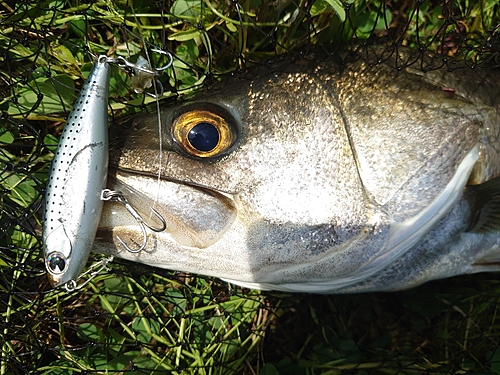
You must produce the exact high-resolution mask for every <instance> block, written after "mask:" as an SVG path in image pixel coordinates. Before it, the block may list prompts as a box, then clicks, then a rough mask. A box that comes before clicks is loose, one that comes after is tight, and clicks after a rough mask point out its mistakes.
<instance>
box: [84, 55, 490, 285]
mask: <svg viewBox="0 0 500 375" xmlns="http://www.w3.org/2000/svg"><path fill="white" fill-rule="evenodd" d="M395 61H396V59H393V60H390V59H387V61H386V62H385V63H384V64H380V65H377V66H375V67H373V66H372V65H370V64H368V63H366V62H364V61H363V60H362V59H352V61H347V62H344V63H342V64H339V63H337V62H336V61H333V60H330V61H324V62H310V61H304V60H300V59H298V60H296V61H294V62H290V61H287V62H286V63H283V64H281V65H280V64H277V65H273V66H271V67H269V66H264V67H260V68H256V70H255V71H252V72H249V73H248V74H246V75H244V76H241V75H237V74H236V75H234V76H232V77H229V78H226V79H225V80H222V81H221V82H220V83H218V84H215V85H213V87H210V89H207V90H204V91H201V92H198V93H197V94H196V95H194V96H191V97H188V98H180V99H179V100H177V101H174V102H173V103H168V104H165V105H164V106H162V108H161V110H160V111H159V112H154V111H153V112H151V113H142V114H139V115H137V116H135V117H133V118H132V119H130V120H129V121H126V122H123V123H120V124H119V125H116V126H114V127H112V130H111V131H112V135H111V151H110V173H109V177H108V182H109V184H110V186H112V188H113V189H116V190H120V191H123V192H124V194H125V195H126V196H127V198H128V199H129V201H130V202H131V204H133V205H134V207H136V209H138V211H141V212H142V213H143V214H144V215H146V214H147V213H148V207H156V209H157V210H158V212H159V213H160V214H161V215H162V217H164V218H165V220H166V222H167V228H166V230H165V231H162V232H159V233H152V234H150V235H149V238H148V245H147V247H146V248H145V249H144V250H143V251H141V252H139V253H136V254H131V253H129V252H124V251H123V250H121V249H120V247H119V244H118V243H117V242H116V236H117V235H119V236H120V237H122V238H123V237H127V236H128V237H129V238H131V239H133V238H137V237H140V236H141V233H140V229H139V228H138V226H137V225H136V223H134V221H133V220H131V219H130V215H127V213H126V212H125V211H124V210H123V208H122V207H120V205H116V204H115V205H113V204H111V205H106V207H105V209H104V210H103V214H102V217H101V221H100V223H99V228H98V233H97V236H96V241H95V243H94V248H93V251H95V252H98V253H102V254H109V255H113V256H115V257H119V258H123V259H126V260H129V261H133V262H139V263H143V264H147V265H152V266H156V267H161V268H166V269H170V270H174V271H182V272H189V273H196V274H203V275H208V276H214V277H218V278H221V279H223V280H225V281H227V282H229V283H233V284H236V285H239V286H242V287H247V288H253V289H261V290H277V291H285V292H306V293H360V292H373V291H395V290H401V289H407V288H411V287H415V286H417V285H420V284H422V283H424V282H427V281H430V280H434V279H439V278H446V277H451V276H455V275H461V274H470V273H477V272H486V271H498V270H499V265H500V262H499V261H500V232H499V229H500V226H499V224H500V221H499V217H500V216H499V214H500V194H499V192H500V189H499V187H500V185H499V179H498V178H499V176H500V154H499V152H500V142H499V137H500V113H499V111H500V95H499V94H500V90H499V82H500V80H499V79H498V78H499V76H498V72H496V71H492V70H480V69H476V70H471V69H470V70H458V71H453V72H448V71H445V70H435V71H427V72H423V71H419V70H418V69H415V68H412V67H411V66H410V67H408V68H406V69H395V65H394V64H395ZM443 87H446V88H447V91H445V90H443ZM450 91H453V95H450V94H449V92H450ZM160 141H161V145H162V147H161V148H160ZM152 220H154V218H152Z"/></svg>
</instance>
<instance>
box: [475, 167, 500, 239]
mask: <svg viewBox="0 0 500 375" xmlns="http://www.w3.org/2000/svg"><path fill="white" fill-rule="evenodd" d="M476 189H477V190H476V199H477V201H476V216H475V220H476V221H475V223H474V224H473V226H472V230H471V232H474V233H479V234H488V233H492V232H498V231H500V177H497V178H495V179H493V180H490V181H488V182H485V183H484V184H481V185H479V186H477V187H476Z"/></svg>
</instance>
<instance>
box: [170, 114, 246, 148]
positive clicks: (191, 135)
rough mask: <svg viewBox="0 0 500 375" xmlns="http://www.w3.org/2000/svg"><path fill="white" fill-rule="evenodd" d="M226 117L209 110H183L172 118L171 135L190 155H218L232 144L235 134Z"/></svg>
mask: <svg viewBox="0 0 500 375" xmlns="http://www.w3.org/2000/svg"><path fill="white" fill-rule="evenodd" d="M226 117H227V116H221V115H219V114H217V113H215V112H213V111H209V110H200V109H195V110H191V111H188V112H184V113H183V114H181V115H180V116H178V117H177V118H176V119H175V120H174V122H173V124H172V136H173V137H174V140H175V141H176V142H177V143H178V144H179V145H180V146H181V147H182V148H183V149H184V151H186V152H187V153H189V154H190V155H193V156H198V157H201V158H208V157H213V156H218V155H220V154H222V153H223V152H224V151H226V150H227V149H228V148H229V147H231V146H232V145H233V143H234V141H235V140H236V136H237V134H236V131H235V129H234V127H232V126H231V125H230V124H229V123H228V121H227V120H226Z"/></svg>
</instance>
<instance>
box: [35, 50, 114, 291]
mask: <svg viewBox="0 0 500 375" xmlns="http://www.w3.org/2000/svg"><path fill="white" fill-rule="evenodd" d="M109 73H110V64H109V59H108V58H107V57H106V56H100V57H99V58H98V60H97V62H96V63H95V65H94V67H93V68H92V70H91V72H90V75H89V77H88V78H87V80H86V82H85V84H84V85H83V88H82V90H81V92H80V95H79V96H78V99H77V101H76V103H75V105H74V107H73V110H72V111H71V113H70V114H69V117H68V120H67V122H66V125H65V127H64V130H63V132H62V135H61V139H60V141H59V145H58V146H57V151H56V154H55V156H54V159H53V161H52V165H51V169H50V175H49V181H48V184H47V193H46V197H45V212H44V219H43V251H44V256H45V266H46V268H47V271H48V277H49V280H50V283H51V284H52V286H54V287H56V286H59V285H63V284H67V283H68V282H70V281H73V282H74V281H75V280H76V279H77V278H78V276H79V275H80V274H81V272H82V270H83V268H84V266H85V264H86V263H87V259H88V256H89V253H90V250H91V248H92V244H93V242H94V238H95V234H96V231H97V226H98V224H99V219H100V217H101V212H102V207H103V201H102V200H101V192H102V190H103V189H104V188H105V187H106V180H107V174H108V153H109V145H108V113H107V103H108V86H109ZM67 285H68V284H67Z"/></svg>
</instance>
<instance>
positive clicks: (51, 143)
mask: <svg viewBox="0 0 500 375" xmlns="http://www.w3.org/2000/svg"><path fill="white" fill-rule="evenodd" d="M43 144H44V145H45V147H47V148H48V149H49V150H50V151H51V152H53V153H55V152H56V149H57V145H58V144H59V141H58V139H57V138H56V137H54V136H53V135H52V134H47V135H46V136H45V138H44V139H43Z"/></svg>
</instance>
